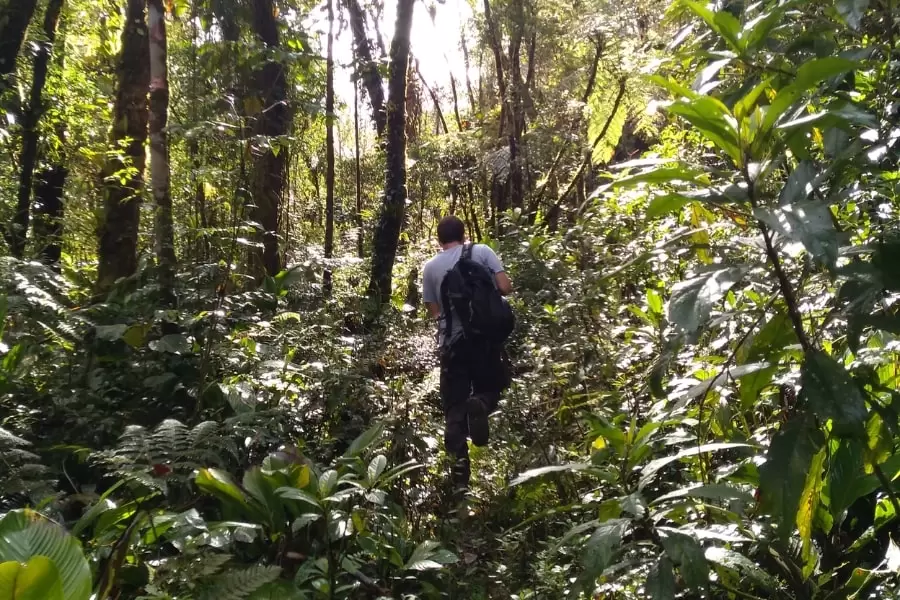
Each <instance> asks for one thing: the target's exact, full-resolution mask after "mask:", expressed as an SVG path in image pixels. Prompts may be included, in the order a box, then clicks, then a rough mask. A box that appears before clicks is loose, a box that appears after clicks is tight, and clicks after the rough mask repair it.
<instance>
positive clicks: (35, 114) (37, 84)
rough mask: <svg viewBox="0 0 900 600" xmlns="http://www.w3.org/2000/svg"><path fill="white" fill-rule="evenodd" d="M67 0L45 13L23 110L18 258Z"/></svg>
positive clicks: (15, 229)
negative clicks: (47, 88)
mask: <svg viewBox="0 0 900 600" xmlns="http://www.w3.org/2000/svg"><path fill="white" fill-rule="evenodd" d="M62 8H63V0H49V2H47V11H46V12H45V13H44V40H42V41H41V42H40V43H39V44H38V46H37V52H36V53H35V55H34V72H33V75H32V83H31V92H30V93H29V95H28V106H27V107H26V109H25V111H24V112H23V114H22V153H21V155H20V158H19V164H20V168H19V189H18V196H17V202H16V213H15V215H14V216H13V222H12V226H11V227H10V230H9V233H8V242H9V247H10V252H11V253H12V255H13V256H15V257H17V258H22V255H23V254H24V253H25V241H26V238H27V236H28V223H29V221H30V218H31V189H32V184H33V182H34V169H35V166H36V165H37V160H38V141H39V131H38V123H39V122H40V120H41V117H42V116H43V114H44V111H45V108H46V107H45V105H44V101H43V96H44V85H45V84H46V83H47V73H48V71H49V70H50V54H51V49H52V48H53V44H54V42H55V41H56V28H57V25H58V24H59V16H60V14H61V13H62Z"/></svg>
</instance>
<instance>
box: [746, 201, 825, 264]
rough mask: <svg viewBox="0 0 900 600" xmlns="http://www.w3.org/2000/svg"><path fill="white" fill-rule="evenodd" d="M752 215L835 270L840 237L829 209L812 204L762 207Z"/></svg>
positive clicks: (812, 202)
mask: <svg viewBox="0 0 900 600" xmlns="http://www.w3.org/2000/svg"><path fill="white" fill-rule="evenodd" d="M753 215H754V216H755V217H756V218H757V219H759V220H760V221H762V222H763V223H765V224H766V225H768V226H769V227H771V228H772V229H773V230H774V231H776V232H778V233H779V234H780V235H782V236H784V237H785V238H787V239H789V240H791V241H794V242H800V243H801V244H803V247H804V248H805V249H806V251H807V252H809V254H810V255H811V256H812V257H813V259H815V260H816V262H818V263H819V264H821V265H824V266H826V267H827V268H828V269H831V270H833V269H834V268H835V266H836V264H837V257H838V237H837V230H835V228H834V222H833V221H832V219H831V211H830V210H829V209H828V206H827V205H825V204H823V203H821V202H817V201H811V202H798V203H797V204H791V205H788V206H783V207H780V208H767V207H759V208H755V209H754V210H753Z"/></svg>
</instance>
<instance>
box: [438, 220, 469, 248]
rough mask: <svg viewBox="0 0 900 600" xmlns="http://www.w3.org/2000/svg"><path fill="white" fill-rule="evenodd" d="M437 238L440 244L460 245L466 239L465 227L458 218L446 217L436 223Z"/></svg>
mask: <svg viewBox="0 0 900 600" xmlns="http://www.w3.org/2000/svg"><path fill="white" fill-rule="evenodd" d="M437 237H438V242H440V243H441V244H449V243H451V242H459V243H462V242H464V241H465V239H466V226H465V225H464V224H463V222H462V221H461V220H460V219H459V217H456V216H454V215H447V216H446V217H444V218H443V219H441V221H440V223H438V226H437Z"/></svg>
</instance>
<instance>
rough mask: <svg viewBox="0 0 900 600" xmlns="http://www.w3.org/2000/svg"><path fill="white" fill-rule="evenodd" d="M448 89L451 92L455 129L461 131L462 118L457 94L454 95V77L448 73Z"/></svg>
mask: <svg viewBox="0 0 900 600" xmlns="http://www.w3.org/2000/svg"><path fill="white" fill-rule="evenodd" d="M450 89H451V90H452V91H453V116H455V117H456V128H457V129H459V130H460V131H462V130H463V122H462V117H461V116H460V113H459V94H457V93H456V77H454V76H453V73H450Z"/></svg>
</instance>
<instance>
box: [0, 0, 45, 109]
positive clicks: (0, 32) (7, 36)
mask: <svg viewBox="0 0 900 600" xmlns="http://www.w3.org/2000/svg"><path fill="white" fill-rule="evenodd" d="M36 8H37V0H6V7H5V8H4V9H3V10H2V11H0V92H2V91H3V90H5V89H6V88H7V87H9V82H8V80H7V78H8V77H9V75H11V74H12V73H14V72H15V71H16V57H18V56H19V50H21V48H22V42H24V41H25V33H26V32H27V31H28V24H29V23H31V18H32V17H33V16H34V11H35V9H36ZM48 10H49V7H48Z"/></svg>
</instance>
